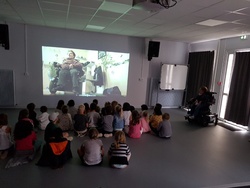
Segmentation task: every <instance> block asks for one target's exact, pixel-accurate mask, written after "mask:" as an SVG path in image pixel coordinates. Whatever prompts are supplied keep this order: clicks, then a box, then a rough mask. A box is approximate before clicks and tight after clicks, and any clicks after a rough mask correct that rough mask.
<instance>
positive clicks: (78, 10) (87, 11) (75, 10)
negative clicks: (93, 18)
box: [69, 6, 97, 15]
mask: <svg viewBox="0 0 250 188" xmlns="http://www.w3.org/2000/svg"><path fill="white" fill-rule="evenodd" d="M96 12H97V10H96V9H94V8H86V7H78V6H70V9H69V13H70V14H83V15H94V14H95V13H96Z"/></svg>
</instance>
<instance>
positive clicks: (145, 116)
mask: <svg viewBox="0 0 250 188" xmlns="http://www.w3.org/2000/svg"><path fill="white" fill-rule="evenodd" d="M140 121H141V125H142V132H143V133H148V132H150V131H151V129H150V127H149V124H148V123H149V118H148V111H147V110H144V111H142V117H141V119H140Z"/></svg>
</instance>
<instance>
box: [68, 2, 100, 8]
mask: <svg viewBox="0 0 250 188" xmlns="http://www.w3.org/2000/svg"><path fill="white" fill-rule="evenodd" d="M70 2H71V3H70V6H79V7H86V8H95V9H98V8H99V7H100V6H101V5H102V3H103V1H99V0H70Z"/></svg>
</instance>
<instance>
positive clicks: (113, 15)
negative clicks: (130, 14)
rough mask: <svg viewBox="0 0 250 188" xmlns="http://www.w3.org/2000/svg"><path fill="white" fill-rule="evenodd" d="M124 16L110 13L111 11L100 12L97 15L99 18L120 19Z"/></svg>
mask: <svg viewBox="0 0 250 188" xmlns="http://www.w3.org/2000/svg"><path fill="white" fill-rule="evenodd" d="M121 15H122V14H121V13H116V12H109V11H104V10H98V12H97V13H96V14H95V16H99V17H105V18H115V19H117V18H119V17H120V16H121Z"/></svg>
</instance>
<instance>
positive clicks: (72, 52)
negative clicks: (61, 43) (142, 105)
mask: <svg viewBox="0 0 250 188" xmlns="http://www.w3.org/2000/svg"><path fill="white" fill-rule="evenodd" d="M42 62H43V94H44V95H76V96H103V95H121V96H126V95H127V84H128V70H129V53H119V52H108V51H95V50H83V49H72V48H58V47H49V46H43V47H42Z"/></svg>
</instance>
